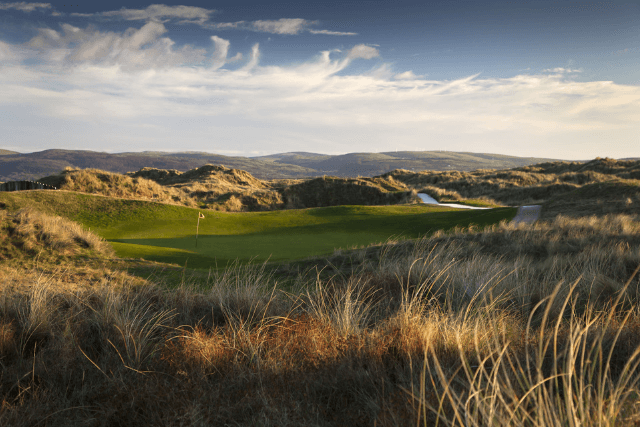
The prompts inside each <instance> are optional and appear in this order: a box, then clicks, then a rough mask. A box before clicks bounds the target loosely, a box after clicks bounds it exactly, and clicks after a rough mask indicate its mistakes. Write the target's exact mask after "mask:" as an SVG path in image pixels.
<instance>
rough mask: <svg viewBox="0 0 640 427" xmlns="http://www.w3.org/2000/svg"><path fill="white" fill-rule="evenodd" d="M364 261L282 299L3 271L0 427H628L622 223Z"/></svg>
mask: <svg viewBox="0 0 640 427" xmlns="http://www.w3.org/2000/svg"><path fill="white" fill-rule="evenodd" d="M7 233H9V232H7ZM50 244H51V242H48V241H46V240H42V239H41V240H36V242H35V245H41V246H42V247H46V246H47V245H50ZM373 249H374V248H373V247H369V248H363V249H361V251H362V253H363V254H364V255H363V256H362V257H361V258H360V259H361V263H360V265H359V266H356V267H355V268H353V269H352V270H351V271H349V272H336V274H335V275H333V276H330V277H328V278H327V277H323V276H322V275H321V274H320V273H318V274H316V275H315V276H314V275H305V276H300V277H299V278H298V280H297V282H296V281H294V282H296V285H295V286H293V287H291V288H290V289H289V290H288V291H284V290H282V289H281V288H280V287H279V283H278V281H277V279H276V278H275V276H273V275H271V274H270V273H269V272H268V270H267V269H266V265H265V264H262V265H243V264H241V263H236V264H234V266H233V267H232V268H230V269H227V270H226V271H215V270H212V271H211V272H210V274H209V275H208V276H206V277H203V276H197V277H198V278H197V279H193V280H188V279H186V277H187V276H186V275H185V280H184V281H183V283H182V285H181V286H180V287H178V288H172V289H169V288H167V287H164V286H162V280H161V279H162V278H161V276H154V277H151V278H149V279H147V280H141V279H139V278H135V277H132V276H129V275H127V274H126V273H123V272H117V271H113V270H110V269H107V268H105V269H104V270H103V272H102V276H101V277H100V278H98V277H93V276H92V278H90V280H88V281H87V282H83V283H84V284H83V285H82V286H79V285H77V280H78V279H79V278H80V277H83V275H84V274H85V272H86V270H85V268H86V267H85V266H84V264H82V265H80V266H78V264H77V263H76V261H75V260H74V259H69V260H68V261H67V263H66V266H65V269H64V270H58V271H55V270H52V269H49V270H47V269H45V268H42V267H39V270H38V269H35V270H34V269H30V270H22V269H20V268H19V267H11V266H2V272H1V275H0V363H2V376H1V383H0V385H1V390H2V399H3V401H2V406H0V424H2V425H16V426H21V425H25V426H26V425H37V424H40V425H56V426H57V425H252V426H253V425H260V426H272V425H278V426H287V425H292V426H293V425H296V426H298V425H309V426H316V425H317V426H320V425H322V426H326V425H350V426H351V425H354V426H359V425H362V426H371V425H376V426H377V425H380V426H404V425H412V426H414V425H415V426H422V425H424V426H432V425H445V426H449V425H457V426H475V425H477V426H486V425H497V426H501V425H504V426H507V425H509V426H511V425H516V426H518V425H522V426H549V425H550V426H554V425H558V426H560V425H562V426H608V425H611V426H613V425H624V426H627V425H633V424H634V423H637V422H638V421H639V418H640V410H639V408H638V404H639V403H640V395H639V394H638V379H639V378H638V374H639V373H640V371H639V370H638V361H639V359H638V349H639V345H640V333H639V332H640V312H639V311H638V309H637V302H638V299H639V294H638V287H639V286H640V277H639V276H640V275H639V273H638V270H639V268H638V266H639V265H640V225H639V224H638V222H637V220H635V219H634V218H632V217H629V216H625V215H609V216H606V217H601V218H595V217H594V218H583V219H572V218H563V217H559V218H557V219H556V220H555V221H550V222H539V223H537V224H535V225H528V224H519V225H513V224H508V223H506V222H503V223H501V224H499V225H493V226H491V227H487V228H480V227H476V228H475V229H457V230H455V231H451V232H449V233H444V232H441V233H436V234H434V235H433V236H431V237H425V238H423V239H420V240H414V241H399V242H397V243H388V244H386V245H384V246H382V247H379V248H378V249H379V250H377V251H373ZM372 251H373V252H372ZM368 252H372V253H373V254H374V255H373V257H369V255H368ZM78 255H79V256H80V255H82V252H78ZM351 255H352V256H354V257H356V255H355V254H351ZM77 262H80V259H78V261H77Z"/></svg>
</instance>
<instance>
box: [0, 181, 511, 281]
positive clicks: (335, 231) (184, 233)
mask: <svg viewBox="0 0 640 427" xmlns="http://www.w3.org/2000/svg"><path fill="white" fill-rule="evenodd" d="M0 202H2V203H4V204H5V205H6V207H7V209H9V210H11V211H14V210H17V209H19V208H21V207H23V206H33V207H37V208H38V209H42V210H43V211H45V212H47V213H49V214H56V215H61V216H64V217H67V218H69V219H72V220H74V221H77V222H80V223H82V224H83V225H84V226H85V227H88V228H91V229H92V230H93V231H95V232H96V233H98V234H99V235H100V236H102V237H103V238H105V239H108V240H109V241H112V242H113V243H114V245H113V246H114V249H115V250H116V253H117V254H118V255H119V256H121V257H126V258H145V259H149V260H154V261H159V262H168V263H175V264H178V265H180V266H184V265H185V263H188V265H189V266H190V267H197V268H205V269H208V268H209V267H210V266H214V267H215V266H216V265H218V266H220V267H224V266H225V265H226V264H227V263H229V262H231V261H233V260H235V259H240V260H241V261H242V262H249V261H250V260H252V259H253V260H254V261H256V262H263V261H265V260H267V259H270V260H271V261H278V262H280V261H285V260H291V259H299V258H304V257H308V256H314V255H321V254H329V253H331V252H332V251H333V250H334V249H335V248H347V247H351V246H353V245H369V244H371V243H379V242H384V241H386V240H387V239H388V238H389V237H390V236H396V237H399V236H403V237H404V238H418V237H421V236H423V235H425V234H428V233H431V232H434V231H435V230H438V229H442V228H444V229H448V228H451V227H453V226H455V225H456V224H459V225H469V224H471V223H475V224H479V225H485V224H491V223H496V222H499V221H500V220H502V219H512V218H513V216H515V213H516V209H514V208H501V209H495V210H490V211H473V210H455V209H446V208H438V207H433V206H429V205H424V204H420V205H419V204H411V205H389V206H334V207H324V208H313V209H303V210H281V211H271V212H243V213H231V212H212V211H203V212H204V213H205V219H203V220H201V221H200V225H199V237H198V246H197V247H196V245H195V231H196V224H197V218H198V210H196V209H193V208H187V207H183V206H176V205H167V204H160V203H151V202H147V201H141V200H126V199H112V198H107V197H96V196H92V195H86V194H79V193H74V192H65V191H59V190H57V191H53V190H51V191H31V192H11V193H9V192H6V193H0Z"/></svg>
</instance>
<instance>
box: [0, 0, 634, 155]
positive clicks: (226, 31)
mask: <svg viewBox="0 0 640 427" xmlns="http://www.w3.org/2000/svg"><path fill="white" fill-rule="evenodd" d="M0 148H5V149H12V150H16V151H20V152H33V151H40V150H44V149H48V148H64V149H80V150H95V151H106V152H123V151H145V150H154V151H156V150H157V151H207V152H213V153H219V154H225V155H240V156H258V155H265V154H272V153H279V152H289V151H311V152H319V153H326V154H340V153H349V152H376V151H392V150H396V149H398V150H412V151H414V150H415V151H422V150H450V151H470V152H485V153H499V154H508V155H516V156H537V157H548V158H562V159H575V160H583V159H589V158H594V157H596V156H600V157H605V156H608V157H614V158H622V157H640V3H639V2H637V1H622V0H620V1H580V0H576V1H558V0H555V1H546V0H519V1H516V2H514V1H503V0H496V1H481V0H475V1H467V0H448V1H431V2H428V1H426V2H415V1H414V2H407V1H394V2H389V1H384V2H383V1H339V2H338V1H323V2H302V1H296V2H292V1H289V2H285V1H280V2H271V3H266V2H249V1H240V0H236V1H219V2H190V3H184V2H165V3H163V4H155V3H148V2H139V1H128V2H123V3H118V2H115V1H109V2H100V1H92V2H83V1H80V0H76V1H75V2H73V3H70V2H68V1H67V0H62V1H61V2H56V3H30V2H0Z"/></svg>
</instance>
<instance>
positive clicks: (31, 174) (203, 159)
mask: <svg viewBox="0 0 640 427" xmlns="http://www.w3.org/2000/svg"><path fill="white" fill-rule="evenodd" d="M205 164H216V165H224V166H226V167H229V168H235V169H242V170H246V171H249V172H250V173H251V174H252V175H254V176H256V177H257V178H260V179H273V178H303V177H315V176H318V175H321V173H318V172H316V171H315V170H313V169H308V168H304V167H301V166H297V165H287V164H278V163H274V162H270V161H264V160H258V159H251V158H247V157H228V156H221V155H217V154H211V153H193V152H188V153H161V152H142V153H117V154H109V153H101V152H96V151H81V150H45V151H40V152H35V153H22V154H16V155H12V156H0V181H18V180H24V179H30V180H37V179H39V178H41V177H44V176H48V175H54V174H58V173H60V172H61V171H62V170H63V169H64V168H66V167H73V168H81V169H89V168H92V169H101V170H105V171H109V172H116V173H127V172H133V171H137V170H140V169H142V168H144V167H151V168H158V169H176V170H179V171H183V172H184V171H187V170H191V169H195V168H197V167H200V166H202V165H205Z"/></svg>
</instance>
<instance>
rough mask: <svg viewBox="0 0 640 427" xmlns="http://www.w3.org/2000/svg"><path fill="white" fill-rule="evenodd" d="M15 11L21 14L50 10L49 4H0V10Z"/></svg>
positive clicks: (22, 2)
mask: <svg viewBox="0 0 640 427" xmlns="http://www.w3.org/2000/svg"><path fill="white" fill-rule="evenodd" d="M7 9H16V10H21V11H22V12H33V11H34V10H36V9H51V3H27V2H24V1H21V2H15V3H2V2H0V10H7Z"/></svg>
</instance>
